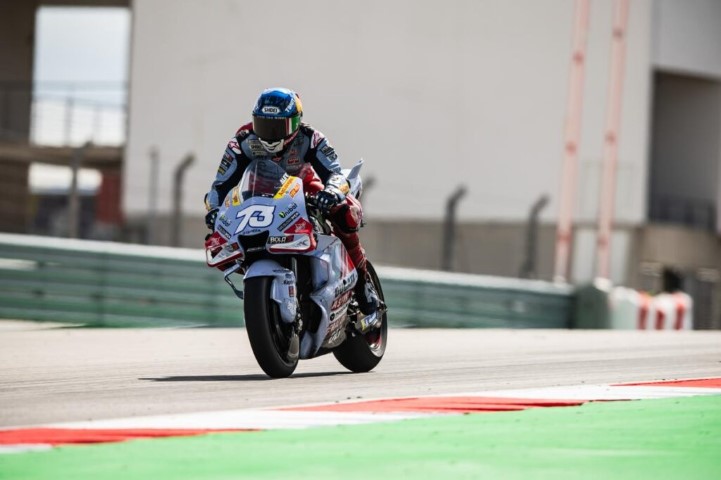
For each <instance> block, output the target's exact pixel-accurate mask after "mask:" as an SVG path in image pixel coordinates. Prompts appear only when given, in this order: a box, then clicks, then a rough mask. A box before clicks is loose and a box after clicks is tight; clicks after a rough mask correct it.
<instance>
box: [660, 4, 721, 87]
mask: <svg viewBox="0 0 721 480" xmlns="http://www.w3.org/2000/svg"><path fill="white" fill-rule="evenodd" d="M653 14H654V27H655V28H654V30H655V32H654V51H653V64H654V66H655V67H656V68H657V69H659V70H666V71H675V72H678V73H685V74H690V75H695V76H707V77H713V78H716V79H721V49H719V45H721V2H719V1H718V0H656V1H655V2H654V11H653Z"/></svg>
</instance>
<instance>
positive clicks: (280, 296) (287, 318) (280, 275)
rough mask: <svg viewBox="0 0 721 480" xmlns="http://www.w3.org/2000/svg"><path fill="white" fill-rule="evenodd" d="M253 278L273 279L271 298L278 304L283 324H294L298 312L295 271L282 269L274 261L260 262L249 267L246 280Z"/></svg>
mask: <svg viewBox="0 0 721 480" xmlns="http://www.w3.org/2000/svg"><path fill="white" fill-rule="evenodd" d="M253 277H273V283H272V287H271V289H270V298H272V299H273V301H274V302H275V303H277V304H278V307H279V310H280V318H281V319H282V320H283V322H285V323H293V322H294V321H295V316H296V312H297V311H298V299H297V298H296V291H295V274H294V273H293V271H292V270H289V269H287V268H284V267H282V266H281V265H280V264H279V263H278V262H276V261H274V260H258V261H256V262H253V264H251V266H250V267H248V271H247V272H245V276H244V280H247V279H249V278H253Z"/></svg>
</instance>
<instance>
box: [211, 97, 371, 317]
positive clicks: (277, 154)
mask: <svg viewBox="0 0 721 480" xmlns="http://www.w3.org/2000/svg"><path fill="white" fill-rule="evenodd" d="M302 117H303V105H302V103H301V100H300V97H299V96H298V94H297V93H295V92H294V91H292V90H289V89H287V88H271V89H267V90H264V91H263V92H262V93H261V95H260V97H259V98H258V101H257V102H256V105H255V108H254V109H253V113H252V122H250V123H248V124H246V125H243V126H242V127H240V128H239V129H238V131H237V132H236V133H235V135H234V136H233V137H232V138H231V139H230V141H229V142H228V145H227V147H226V149H225V153H224V154H223V158H222V159H221V161H220V165H219V166H218V171H217V173H216V176H215V180H214V181H213V183H212V185H211V188H210V191H209V192H208V193H207V194H206V195H205V206H206V210H207V214H206V216H205V223H206V225H207V226H208V228H210V229H211V230H212V229H213V228H214V225H215V219H216V217H217V215H218V208H219V205H220V202H222V201H223V199H224V198H225V196H226V195H227V194H228V192H229V191H230V190H231V189H232V188H233V187H234V186H235V185H237V184H238V182H239V181H240V179H241V178H242V176H243V172H244V171H245V169H246V167H247V166H248V165H249V164H250V162H251V161H253V160H256V159H258V160H259V159H267V160H269V161H272V162H275V163H277V164H278V165H279V166H281V167H282V168H283V169H284V170H285V171H286V172H287V173H288V174H289V175H293V176H297V177H299V178H301V179H302V181H303V188H304V190H305V191H306V192H308V193H311V194H315V195H316V199H317V203H318V206H319V207H321V209H323V211H324V212H326V213H327V217H328V219H329V220H330V222H331V225H332V226H333V234H334V235H336V236H337V237H338V238H339V239H340V240H341V241H342V242H343V245H344V246H345V248H346V250H347V251H348V255H349V256H350V258H351V260H352V261H353V264H354V265H355V268H356V270H357V271H358V283H357V284H356V286H355V293H356V298H357V300H358V306H359V308H360V310H361V312H362V313H363V314H364V315H370V314H372V313H374V312H375V311H376V310H378V308H379V306H380V301H379V298H378V294H377V292H376V291H375V288H374V287H373V283H372V282H371V280H370V277H369V275H368V270H367V268H366V254H365V250H364V249H363V247H362V245H361V243H360V238H359V236H358V230H359V229H360V227H361V220H362V215H363V213H362V208H361V204H360V202H359V201H358V199H356V198H355V197H354V196H353V195H352V194H349V188H350V185H349V183H348V180H347V179H346V178H345V176H343V174H342V173H341V166H340V163H339V161H338V155H337V153H336V152H335V149H334V148H333V147H332V146H331V144H330V143H329V142H328V139H327V138H326V137H325V136H324V135H323V134H322V133H321V132H320V131H318V130H316V129H314V128H313V127H312V126H310V125H309V124H307V123H303V122H301V119H302Z"/></svg>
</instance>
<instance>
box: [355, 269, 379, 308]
mask: <svg viewBox="0 0 721 480" xmlns="http://www.w3.org/2000/svg"><path fill="white" fill-rule="evenodd" d="M357 270H358V282H357V283H356V284H355V298H356V300H357V301H358V308H359V309H360V311H361V313H362V314H363V315H365V316H369V315H372V314H374V313H375V312H377V311H378V309H379V308H380V298H379V297H378V292H377V291H376V288H375V287H374V286H373V281H372V280H371V278H370V275H368V272H367V271H366V270H364V271H361V270H360V269H357Z"/></svg>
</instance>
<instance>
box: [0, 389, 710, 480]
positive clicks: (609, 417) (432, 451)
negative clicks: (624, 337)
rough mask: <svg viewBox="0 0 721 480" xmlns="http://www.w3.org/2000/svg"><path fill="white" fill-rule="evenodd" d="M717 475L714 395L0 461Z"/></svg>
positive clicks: (131, 472)
mask: <svg viewBox="0 0 721 480" xmlns="http://www.w3.org/2000/svg"><path fill="white" fill-rule="evenodd" d="M20 478H22V479H25V480H33V479H53V480H55V479H59V478H72V479H74V480H79V479H92V480H96V479H123V480H125V479H130V478H133V479H135V478H140V479H159V478H162V479H164V480H180V479H193V480H211V479H213V480H221V479H223V480H225V479H237V478H253V479H270V478H278V479H283V480H288V479H295V478H303V479H314V480H318V479H344V480H347V479H368V478H383V479H402V478H403V479H405V478H408V479H413V480H418V479H425V478H433V479H441V478H449V479H459V478H494V479H495V478H504V479H509V478H511V479H529V478H539V479H549V480H559V479H580V478H583V479H587V478H603V479H606V478H608V479H629V480H631V479H634V480H636V479H653V480H660V479H697V478H699V479H718V478H721V396H713V397H693V398H678V399H665V400H644V401H635V402H606V403H592V404H587V405H584V406H581V407H565V408H545V409H535V410H526V411H523V412H512V413H489V414H476V415H464V416H454V417H434V418H431V419H423V420H408V421H403V422H397V423H386V424H373V425H362V426H350V427H331V428H315V429H307V430H286V431H265V432H255V433H232V434H214V435H209V436H203V437H186V438H175V439H163V440H139V441H132V442H127V443H121V444H107V445H99V446H87V447H85V446H82V447H63V448H58V449H56V450H54V451H49V452H37V453H24V454H7V455H0V479H3V480H5V479H8V480H9V479H20Z"/></svg>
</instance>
